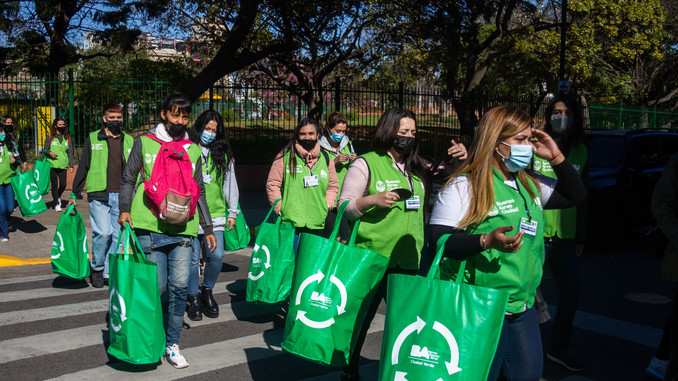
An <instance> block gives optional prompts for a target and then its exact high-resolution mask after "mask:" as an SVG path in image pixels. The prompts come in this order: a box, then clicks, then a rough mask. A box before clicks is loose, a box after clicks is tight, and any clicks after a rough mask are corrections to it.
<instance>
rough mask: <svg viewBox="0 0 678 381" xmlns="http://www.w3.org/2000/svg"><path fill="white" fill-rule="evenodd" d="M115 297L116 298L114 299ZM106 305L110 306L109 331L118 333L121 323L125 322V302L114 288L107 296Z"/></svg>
mask: <svg viewBox="0 0 678 381" xmlns="http://www.w3.org/2000/svg"><path fill="white" fill-rule="evenodd" d="M116 295H117V297H116ZM108 303H109V304H110V306H111V312H110V320H111V323H110V325H111V329H113V331H115V332H118V331H120V329H122V323H123V322H124V321H125V320H127V316H126V313H127V311H126V308H125V300H123V298H122V295H120V293H119V292H118V290H116V289H115V288H111V291H110V293H109V295H108Z"/></svg>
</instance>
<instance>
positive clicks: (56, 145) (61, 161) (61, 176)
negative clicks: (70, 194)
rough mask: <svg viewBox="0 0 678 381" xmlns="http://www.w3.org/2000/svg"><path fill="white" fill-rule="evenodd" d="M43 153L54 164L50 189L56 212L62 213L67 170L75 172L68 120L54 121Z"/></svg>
mask: <svg viewBox="0 0 678 381" xmlns="http://www.w3.org/2000/svg"><path fill="white" fill-rule="evenodd" d="M42 153H43V155H45V156H46V157H47V160H48V161H49V162H50V163H51V164H52V168H51V169H50V173H49V178H50V187H51V188H52V199H53V200H54V210H56V211H57V212H60V211H61V194H62V193H64V190H66V179H67V175H68V174H67V173H66V168H68V172H73V146H72V145H71V135H70V133H69V132H68V128H67V127H66V119H64V118H60V117H59V118H55V119H54V121H53V122H52V127H51V129H50V133H49V135H47V138H45V144H44V146H43V149H42Z"/></svg>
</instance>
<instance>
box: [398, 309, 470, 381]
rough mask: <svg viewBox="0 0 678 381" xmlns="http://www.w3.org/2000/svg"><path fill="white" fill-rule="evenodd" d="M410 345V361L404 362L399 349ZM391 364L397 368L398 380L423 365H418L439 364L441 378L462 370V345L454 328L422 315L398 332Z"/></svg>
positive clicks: (435, 367)
mask: <svg viewBox="0 0 678 381" xmlns="http://www.w3.org/2000/svg"><path fill="white" fill-rule="evenodd" d="M408 345H409V349H410V351H409V354H408V356H407V360H408V361H406V362H401V361H400V360H401V358H400V352H401V350H402V349H405V350H407V349H406V348H408ZM430 348H435V350H431V349H430ZM406 353H407V352H406ZM391 365H392V366H394V368H395V369H396V372H395V380H406V379H407V378H406V377H405V376H407V373H408V372H416V371H417V369H421V368H418V367H425V368H427V369H430V368H433V369H437V368H440V374H441V379H443V378H444V377H445V376H446V375H448V376H451V375H453V374H455V373H458V372H461V371H462V369H461V368H460V367H459V347H458V346H457V340H456V339H455V338H454V335H453V334H452V332H450V330H449V329H448V328H447V327H446V326H445V325H443V324H441V323H440V322H438V321H435V322H434V323H433V325H429V324H427V323H426V322H425V321H424V320H423V319H422V318H420V317H419V316H417V319H416V320H415V321H414V322H412V323H411V324H409V325H407V326H406V327H405V328H403V330H402V331H400V333H399V334H398V337H397V338H396V341H395V343H394V344H393V350H392V351H391ZM396 365H397V366H396Z"/></svg>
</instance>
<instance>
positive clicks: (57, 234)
mask: <svg viewBox="0 0 678 381" xmlns="http://www.w3.org/2000/svg"><path fill="white" fill-rule="evenodd" d="M56 237H59V242H60V243H61V245H59V244H57V241H56V239H55V240H54V241H52V248H54V247H58V248H59V254H57V255H54V254H52V259H57V258H59V257H60V256H61V253H63V252H64V250H65V248H64V239H63V237H61V233H59V232H56V234H55V235H54V238H56Z"/></svg>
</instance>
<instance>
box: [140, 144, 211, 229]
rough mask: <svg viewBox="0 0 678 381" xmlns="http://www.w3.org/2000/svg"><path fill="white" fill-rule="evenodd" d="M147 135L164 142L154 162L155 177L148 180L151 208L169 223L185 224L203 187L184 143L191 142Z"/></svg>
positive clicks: (146, 183)
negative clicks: (163, 139) (165, 139)
mask: <svg viewBox="0 0 678 381" xmlns="http://www.w3.org/2000/svg"><path fill="white" fill-rule="evenodd" d="M146 137H148V138H150V139H153V140H155V141H156V142H158V143H161V144H162V146H161V147H160V151H159V152H158V156H157V157H156V159H155V163H154V164H153V172H151V178H150V180H147V181H146V182H144V192H145V193H146V196H148V199H149V200H150V203H149V206H150V209H151V211H152V212H153V214H154V215H155V216H156V217H158V218H159V219H161V220H162V221H164V222H166V223H168V224H173V225H185V224H186V223H187V222H188V220H189V219H190V218H191V217H193V215H194V214H195V207H196V205H197V204H198V197H199V196H200V188H198V184H197V183H196V182H195V179H194V178H193V166H192V165H191V159H190V158H189V157H188V152H186V149H184V145H186V144H190V143H191V142H190V141H189V140H180V141H172V142H163V141H161V140H159V139H158V138H156V137H155V135H151V134H149V135H146Z"/></svg>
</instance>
